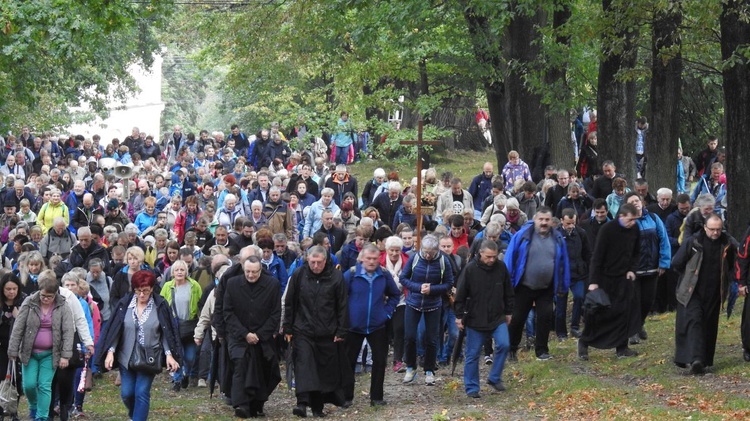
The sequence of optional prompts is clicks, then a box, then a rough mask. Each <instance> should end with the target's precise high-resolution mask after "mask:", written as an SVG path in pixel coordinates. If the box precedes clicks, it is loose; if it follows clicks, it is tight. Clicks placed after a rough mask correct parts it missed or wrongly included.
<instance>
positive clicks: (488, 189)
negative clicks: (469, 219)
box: [469, 173, 492, 209]
mask: <svg viewBox="0 0 750 421" xmlns="http://www.w3.org/2000/svg"><path fill="white" fill-rule="evenodd" d="M469 193H471V197H473V198H474V209H482V202H483V201H484V199H486V198H487V197H488V196H491V195H492V177H489V178H487V177H486V176H485V175H484V173H481V174H479V175H478V176H476V177H474V179H473V180H471V185H470V186H469Z"/></svg>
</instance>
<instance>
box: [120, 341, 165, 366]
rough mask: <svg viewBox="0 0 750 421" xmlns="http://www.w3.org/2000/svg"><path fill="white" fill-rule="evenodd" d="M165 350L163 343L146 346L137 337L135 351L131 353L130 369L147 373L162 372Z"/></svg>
mask: <svg viewBox="0 0 750 421" xmlns="http://www.w3.org/2000/svg"><path fill="white" fill-rule="evenodd" d="M163 353H164V351H163V350H162V348H161V345H154V346H153V347H149V348H147V347H145V346H143V345H141V343H140V342H138V340H137V339H136V341H135V345H133V353H132V354H130V362H129V363H128V369H130V370H133V371H138V372H141V373H146V374H159V373H161V359H162V354H163Z"/></svg>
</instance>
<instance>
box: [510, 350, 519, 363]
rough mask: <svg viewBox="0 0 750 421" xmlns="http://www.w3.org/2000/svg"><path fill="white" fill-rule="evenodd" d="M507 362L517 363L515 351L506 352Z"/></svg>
mask: <svg viewBox="0 0 750 421" xmlns="http://www.w3.org/2000/svg"><path fill="white" fill-rule="evenodd" d="M508 361H510V362H512V363H515V362H518V355H517V354H516V351H509V352H508Z"/></svg>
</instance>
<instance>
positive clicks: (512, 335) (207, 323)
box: [0, 113, 750, 421]
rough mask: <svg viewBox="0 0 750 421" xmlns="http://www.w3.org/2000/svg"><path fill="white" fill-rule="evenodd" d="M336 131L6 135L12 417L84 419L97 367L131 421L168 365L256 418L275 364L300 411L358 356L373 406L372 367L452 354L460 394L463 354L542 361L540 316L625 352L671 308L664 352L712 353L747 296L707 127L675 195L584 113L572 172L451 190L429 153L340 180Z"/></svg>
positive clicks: (343, 376)
mask: <svg viewBox="0 0 750 421" xmlns="http://www.w3.org/2000/svg"><path fill="white" fill-rule="evenodd" d="M594 122H595V120H594ZM336 130H337V131H336V132H335V133H333V134H332V135H331V136H330V137H329V138H328V140H329V141H328V142H326V141H324V140H322V139H319V138H315V137H313V136H310V135H309V133H308V130H307V128H306V127H305V126H304V124H303V123H300V124H299V125H298V126H295V127H293V128H291V129H290V130H289V131H288V133H287V134H286V135H285V134H284V133H283V131H282V130H280V127H279V125H278V124H272V125H271V126H270V128H268V129H265V128H264V129H261V130H260V131H258V132H257V134H254V135H250V136H248V135H246V134H245V133H243V132H242V131H241V130H240V128H239V127H238V126H232V128H231V133H230V134H228V135H227V136H225V135H224V134H223V133H221V132H214V133H209V132H208V131H205V130H204V131H201V132H200V133H199V135H198V137H196V136H195V135H193V134H192V133H187V134H184V133H182V129H181V127H180V126H175V127H174V130H173V132H172V133H169V134H168V135H167V136H165V137H164V138H163V139H161V140H160V141H159V142H155V141H154V139H153V138H152V137H151V136H148V135H146V134H145V133H142V132H141V131H140V130H139V129H138V128H133V131H132V134H131V135H130V136H128V137H127V138H125V139H124V140H123V141H122V142H120V141H119V140H118V139H113V140H112V141H111V144H108V145H102V144H101V139H100V138H99V137H98V136H94V137H93V138H91V139H86V138H84V137H83V136H75V137H70V138H59V137H55V136H53V135H52V134H51V133H39V134H36V135H35V134H32V133H31V131H30V130H29V128H28V127H24V128H23V129H22V131H21V133H20V135H19V136H18V137H14V136H8V137H7V138H5V139H2V142H0V162H3V165H2V166H1V167H0V177H2V186H4V187H3V188H2V190H0V202H1V203H2V206H3V210H4V212H3V213H2V215H0V242H2V244H3V248H2V250H0V255H1V256H2V257H1V258H0V264H1V265H0V266H2V268H0V291H2V292H1V294H2V297H0V298H2V307H3V313H2V319H1V320H0V370H4V369H5V370H6V371H10V370H9V368H10V365H12V364H18V366H19V371H20V373H21V374H20V379H19V381H18V382H17V383H18V391H19V392H20V393H22V394H23V395H25V396H26V399H27V400H28V403H29V408H30V416H31V418H32V419H36V420H45V421H46V420H48V419H53V418H54V417H55V416H59V417H60V419H62V420H67V419H69V418H70V417H75V416H81V415H83V414H84V413H85V412H84V401H85V396H86V391H87V390H88V389H90V387H91V384H92V383H93V382H94V381H99V380H97V379H100V378H101V375H102V373H104V372H106V371H110V370H117V372H118V374H117V379H116V384H117V385H119V386H120V390H121V397H122V401H123V403H124V405H125V406H126V408H127V413H128V418H129V419H131V420H135V421H141V420H146V419H147V418H148V413H149V407H150V390H151V386H152V383H153V381H154V379H155V377H156V376H157V375H158V374H159V373H161V372H162V371H163V369H164V368H165V367H166V368H167V371H168V372H169V373H170V375H171V380H172V390H173V391H175V392H179V391H180V390H182V389H186V388H201V387H206V386H213V384H215V383H218V385H219V389H220V392H221V394H222V395H223V397H224V399H225V400H226V401H227V403H228V404H229V405H231V406H232V408H233V409H234V413H235V415H236V416H238V417H240V418H248V417H257V416H263V415H264V413H265V412H264V411H265V409H264V404H265V403H266V401H268V399H269V398H270V397H271V396H272V394H273V392H274V390H275V389H276V387H277V386H278V384H279V383H280V382H281V381H282V380H283V379H282V373H281V369H282V367H283V368H284V369H285V370H286V373H285V376H284V379H285V381H286V382H287V383H288V385H289V387H290V389H293V390H294V392H295V394H296V405H295V406H294V407H293V408H292V413H293V414H294V415H296V416H299V417H306V416H308V413H311V414H312V415H313V416H325V412H324V408H325V404H326V403H330V404H334V405H336V406H340V407H344V408H347V407H349V406H351V405H352V404H353V401H354V400H355V399H356V398H357V397H356V396H355V393H354V391H355V384H356V381H357V379H361V378H362V377H358V376H357V375H356V374H357V373H360V372H369V373H371V376H370V389H369V390H370V392H369V403H370V405H372V406H381V405H386V404H387V403H386V401H385V399H384V398H385V391H384V382H385V376H386V373H388V372H394V373H402V374H403V382H404V383H406V384H409V383H414V382H416V380H417V377H418V376H420V375H422V376H423V377H424V379H423V381H424V383H425V384H426V385H428V386H431V385H435V384H436V382H438V381H439V379H438V378H437V376H436V374H435V373H436V371H437V370H439V369H440V368H441V367H445V366H446V365H448V364H451V363H453V364H454V365H455V364H456V362H457V360H458V359H463V360H464V374H463V376H464V385H465V392H466V394H467V395H468V396H469V397H472V398H480V397H481V395H480V391H481V387H480V380H479V377H480V375H479V365H480V362H482V361H483V362H484V363H485V364H486V365H489V366H491V368H490V370H489V373H488V378H487V384H488V386H489V388H490V389H489V390H491V391H498V392H502V391H504V390H505V389H506V385H505V382H504V380H503V370H504V367H505V364H506V360H507V361H510V362H513V361H517V358H518V355H517V353H518V351H519V349H521V348H522V347H523V346H525V347H526V348H527V349H529V350H530V351H531V350H533V352H534V356H535V357H536V359H538V360H541V361H548V360H551V359H553V358H554V356H553V355H551V353H550V348H549V341H550V335H551V334H552V337H553V338H557V339H559V340H565V339H566V338H568V337H574V338H578V350H577V353H578V357H579V358H580V359H581V360H588V358H589V349H590V348H591V347H593V348H598V349H615V353H616V355H617V356H618V357H621V358H626V357H635V356H637V355H638V352H637V348H635V345H637V344H639V343H640V342H641V341H644V340H648V338H649V336H648V333H647V332H646V330H645V328H644V326H645V321H646V318H647V316H648V315H649V314H650V313H652V312H666V311H676V312H677V319H676V326H675V357H674V363H675V364H677V365H678V366H680V367H685V368H689V370H690V372H691V373H693V374H696V375H697V374H702V373H703V372H704V371H705V370H706V369H707V368H709V367H711V366H712V365H713V361H714V351H715V345H716V338H717V331H718V329H717V328H718V319H719V313H720V311H721V309H722V308H723V307H724V303H725V302H726V301H727V300H728V301H729V302H730V305H733V304H734V301H733V300H734V299H736V295H738V294H739V295H743V296H744V295H746V294H747V280H748V272H749V268H750V252H749V250H750V232H749V233H748V234H749V235H746V238H745V239H744V240H743V242H742V243H739V242H737V241H736V240H735V239H733V238H732V237H731V236H730V235H728V234H727V233H726V231H725V230H724V221H725V219H726V217H727V215H726V212H725V204H726V197H725V196H726V178H725V177H724V174H723V164H722V161H723V157H721V156H720V154H719V150H718V149H717V140H716V139H715V138H710V139H709V141H708V147H707V149H706V150H705V151H702V152H701V153H700V154H698V155H697V156H696V159H695V160H690V159H689V158H688V161H689V162H687V164H688V165H683V164H684V163H685V162H686V161H685V157H682V155H681V154H680V155H679V156H678V164H677V165H676V171H680V172H681V173H682V177H683V179H684V180H693V179H694V178H695V177H697V179H696V180H697V181H696V183H695V188H694V189H693V191H692V194H690V195H689V194H687V192H688V190H687V189H685V188H684V185H683V190H682V191H680V190H679V189H678V192H679V194H676V195H675V193H674V192H673V190H672V189H670V188H667V187H662V188H659V189H658V190H657V191H656V196H654V195H653V194H652V192H651V191H649V185H648V182H647V181H646V180H645V179H642V178H638V179H636V180H626V179H625V177H623V176H622V175H620V174H618V173H617V171H616V167H615V163H613V162H612V161H603V162H601V163H599V162H598V161H597V160H596V157H597V156H598V155H597V154H596V145H597V137H596V133H595V130H591V129H589V130H586V131H584V135H585V136H586V139H587V141H586V142H585V148H582V149H581V150H580V157H579V161H578V162H579V165H578V166H577V168H576V169H573V168H571V169H565V168H555V167H554V166H551V165H549V166H546V168H543V174H540V175H541V176H540V177H536V178H535V177H534V176H533V173H535V172H536V171H534V169H533V168H530V167H529V165H528V164H526V163H525V162H524V161H523V160H522V159H521V157H520V155H519V153H518V152H516V151H510V152H509V153H508V162H507V164H506V165H505V166H504V167H503V168H502V169H501V171H499V172H497V173H496V172H495V169H494V165H493V164H492V163H489V162H487V163H485V164H484V165H483V166H482V171H481V173H480V174H478V175H477V176H476V177H474V178H473V179H472V180H471V181H470V182H469V183H467V184H468V189H466V188H464V183H463V182H462V180H461V179H459V178H458V177H455V176H454V175H453V174H451V173H450V172H443V173H442V174H440V175H438V173H437V172H436V170H435V169H434V168H431V169H428V170H425V172H424V174H423V178H422V179H423V185H422V186H420V187H421V188H420V189H417V186H416V177H415V178H414V179H406V180H403V179H402V178H401V176H400V175H399V174H398V173H397V172H390V173H386V171H385V170H383V169H381V168H378V169H376V170H375V171H374V173H373V176H372V178H371V179H370V178H369V177H368V179H367V180H357V179H356V178H355V177H354V176H353V175H352V174H351V173H350V172H349V169H350V167H348V166H347V164H351V163H352V162H353V161H354V160H355V159H356V156H357V152H358V151H360V150H361V143H359V144H358V142H360V140H361V139H359V138H358V134H357V133H356V132H355V131H354V130H353V129H352V128H351V123H350V122H349V121H348V115H347V114H346V113H342V114H341V118H340V120H339V124H338V126H337V129H336ZM293 138H297V139H298V140H299V141H298V142H290V140H291V139H293ZM365 144H366V142H365ZM290 145H294V146H290ZM293 147H294V149H292V148H293ZM365 150H366V148H365ZM581 169H583V171H585V174H580V173H579V172H578V171H579V170H581ZM644 171H645V167H644ZM696 171H697V172H696ZM360 186H362V188H361V190H360ZM418 191H421V196H420V197H417V194H418ZM417 201H420V202H421V204H422V205H423V207H424V209H429V212H423V214H422V215H417V213H416V207H417ZM420 219H421V221H420ZM418 227H421V228H422V232H417V229H418ZM417 238H419V246H418V247H417V246H416V245H415V240H416V239H417ZM569 295H572V305H570V303H569ZM745 303H746V304H745V305H746V307H745V311H744V312H743V313H744V314H743V323H742V335H743V347H744V355H743V356H744V359H745V360H746V361H750V330H748V329H747V327H748V326H750V325H749V323H750V309H748V304H747V303H748V300H746V301H745ZM569 308H570V310H571V311H570V316H568V310H569ZM524 336H525V337H526V342H525V344H522V342H523V339H524ZM463 339H465V341H464V340H463ZM462 343H465V345H461V344H462ZM456 344H458V346H457V345H456ZM391 350H392V352H391ZM389 355H392V358H391V360H390V361H389ZM308 410H309V411H310V412H308ZM4 416H5V417H8V418H9V419H17V417H18V414H13V413H8V412H7V411H6V412H5V413H4Z"/></svg>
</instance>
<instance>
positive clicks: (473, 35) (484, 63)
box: [462, 1, 512, 168]
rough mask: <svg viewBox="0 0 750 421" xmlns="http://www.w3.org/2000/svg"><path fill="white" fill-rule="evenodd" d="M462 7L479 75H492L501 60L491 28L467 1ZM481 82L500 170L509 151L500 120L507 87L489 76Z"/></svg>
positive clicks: (504, 130)
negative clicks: (480, 72)
mask: <svg viewBox="0 0 750 421" xmlns="http://www.w3.org/2000/svg"><path fill="white" fill-rule="evenodd" d="M462 6H463V8H464V19H465V20H466V25H467V29H468V31H469V37H470V39H471V45H472V48H473V49H474V56H475V57H476V61H477V63H478V64H479V65H480V66H481V68H482V69H483V71H482V74H486V75H494V74H495V72H496V69H499V68H500V66H501V63H502V61H503V58H502V54H501V48H500V41H499V39H498V37H497V36H496V35H495V34H494V33H493V32H492V30H491V29H490V25H489V21H488V19H487V17H486V16H483V15H481V14H479V13H477V12H476V10H474V8H473V7H472V6H471V5H470V4H469V2H468V1H463V2H462ZM482 83H483V84H484V89H485V92H486V93H487V108H488V112H489V114H490V121H491V123H492V124H491V126H490V131H491V133H492V140H493V141H492V145H493V147H494V148H495V157H496V159H497V165H498V168H502V167H503V165H505V163H506V162H507V153H508V151H509V150H511V149H512V147H511V143H510V139H511V136H510V133H509V131H508V130H507V126H506V124H505V119H503V118H502V117H501V116H502V115H503V108H504V107H503V102H504V98H505V86H506V85H505V84H504V83H503V81H501V80H498V79H496V78H493V77H489V76H488V77H487V78H485V79H484V80H482Z"/></svg>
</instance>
